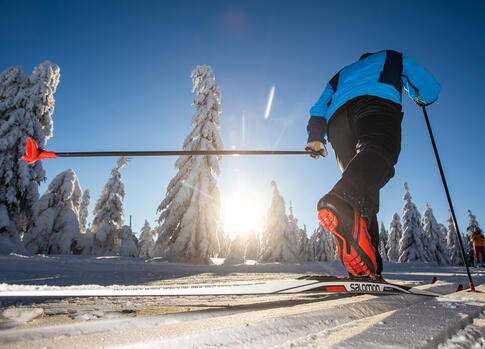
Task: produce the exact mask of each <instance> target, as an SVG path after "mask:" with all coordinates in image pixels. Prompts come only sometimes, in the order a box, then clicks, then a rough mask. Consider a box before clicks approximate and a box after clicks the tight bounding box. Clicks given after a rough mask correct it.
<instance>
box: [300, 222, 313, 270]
mask: <svg viewBox="0 0 485 349" xmlns="http://www.w3.org/2000/svg"><path fill="white" fill-rule="evenodd" d="M296 238H297V244H298V245H297V246H298V249H297V254H298V259H299V260H301V261H309V260H310V259H311V257H310V256H309V255H308V254H307V251H308V244H309V243H310V239H308V235H307V230H306V225H305V224H304V225H303V229H298V230H297V232H296Z"/></svg>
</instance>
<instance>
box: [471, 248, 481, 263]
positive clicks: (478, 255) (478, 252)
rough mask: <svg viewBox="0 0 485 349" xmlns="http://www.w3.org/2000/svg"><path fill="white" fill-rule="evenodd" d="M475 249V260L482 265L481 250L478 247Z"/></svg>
mask: <svg viewBox="0 0 485 349" xmlns="http://www.w3.org/2000/svg"><path fill="white" fill-rule="evenodd" d="M473 249H474V250H475V258H476V260H477V263H478V264H480V250H479V248H478V246H473Z"/></svg>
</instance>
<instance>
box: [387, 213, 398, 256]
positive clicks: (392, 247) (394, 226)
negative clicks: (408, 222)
mask: <svg viewBox="0 0 485 349" xmlns="http://www.w3.org/2000/svg"><path fill="white" fill-rule="evenodd" d="M401 236H402V226H401V217H399V215H398V214H397V213H394V214H393V216H392V220H391V223H390V225H389V236H388V238H387V244H386V249H387V260H388V261H389V262H397V261H398V260H399V240H401Z"/></svg>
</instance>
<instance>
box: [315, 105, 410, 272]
mask: <svg viewBox="0 0 485 349" xmlns="http://www.w3.org/2000/svg"><path fill="white" fill-rule="evenodd" d="M401 121H402V113H401V111H400V106H399V105H398V104H395V103H393V102H390V101H386V100H383V99H380V98H377V97H372V96H362V97H358V98H356V99H354V100H352V101H351V102H349V103H348V104H346V105H345V106H344V107H342V108H341V109H339V111H338V112H337V113H336V114H335V115H334V116H333V117H332V119H331V120H330V122H329V127H328V138H329V141H330V143H331V144H332V147H333V148H334V150H335V153H336V156H337V161H338V163H339V165H340V168H341V169H342V170H343V174H342V179H341V180H340V181H339V182H337V184H336V185H335V186H334V188H333V189H332V190H331V191H330V193H328V194H327V195H325V196H324V197H323V198H322V199H321V200H320V201H319V203H318V206H317V209H318V211H319V219H320V221H321V222H322V225H323V226H324V227H325V228H326V229H327V230H329V231H331V232H332V233H333V234H334V236H335V241H336V243H337V249H338V251H339V257H340V259H341V261H342V262H343V263H344V265H345V266H346V268H347V270H348V271H349V272H350V273H352V274H354V275H359V274H367V275H369V276H375V274H377V271H379V273H380V272H381V271H382V262H381V261H379V262H378V261H377V258H378V256H377V255H378V253H376V251H377V249H378V248H377V247H378V227H377V220H376V223H375V224H376V228H373V232H374V233H376V234H377V238H374V239H373V238H372V235H374V234H372V233H371V234H370V232H369V231H368V227H370V225H371V224H372V223H373V222H372V220H373V217H374V216H375V215H376V214H377V212H378V210H379V190H380V189H381V188H382V187H383V186H384V185H385V184H386V183H387V182H388V181H389V179H390V178H392V176H393V175H394V165H395V163H396V162H397V158H398V156H399V153H400V150H401ZM363 218H365V219H363ZM372 240H374V241H372Z"/></svg>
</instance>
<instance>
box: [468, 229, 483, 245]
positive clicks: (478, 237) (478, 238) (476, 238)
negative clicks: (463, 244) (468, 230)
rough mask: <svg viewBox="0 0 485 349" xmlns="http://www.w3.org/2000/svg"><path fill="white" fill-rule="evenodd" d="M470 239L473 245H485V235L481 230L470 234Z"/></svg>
mask: <svg viewBox="0 0 485 349" xmlns="http://www.w3.org/2000/svg"><path fill="white" fill-rule="evenodd" d="M470 241H471V242H472V243H473V246H475V247H480V246H484V245H485V237H484V236H483V234H482V233H480V232H473V233H472V235H471V236H470Z"/></svg>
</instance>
